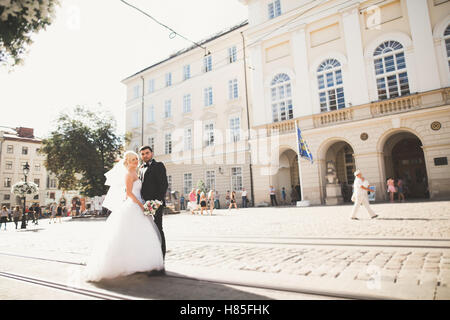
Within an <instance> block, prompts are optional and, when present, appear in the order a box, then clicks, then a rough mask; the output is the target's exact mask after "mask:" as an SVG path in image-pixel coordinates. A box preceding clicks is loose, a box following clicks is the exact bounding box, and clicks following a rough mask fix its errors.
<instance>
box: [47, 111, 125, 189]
mask: <svg viewBox="0 0 450 320" xmlns="http://www.w3.org/2000/svg"><path fill="white" fill-rule="evenodd" d="M115 131H116V123H115V121H114V119H113V117H112V115H111V114H110V113H109V112H107V111H105V110H99V111H98V112H93V111H90V110H88V109H87V108H86V107H81V106H77V107H75V108H74V109H73V111H72V112H66V113H61V114H60V115H59V117H58V119H57V120H56V129H55V130H54V131H52V132H51V133H50V135H49V137H48V138H47V139H44V140H43V147H42V148H41V152H42V153H43V154H45V155H46V160H45V166H46V168H47V170H49V171H50V172H52V173H54V174H55V175H56V177H57V178H58V181H59V188H61V189H64V190H80V192H81V193H82V194H83V195H86V196H88V197H93V196H99V195H103V194H105V193H106V191H107V187H106V186H105V176H104V174H105V173H106V172H107V171H108V170H110V169H111V168H112V167H113V165H114V162H115V160H116V159H117V158H118V157H119V155H120V154H121V153H122V152H123V146H122V142H123V138H122V137H120V136H118V135H117V134H116V133H115Z"/></svg>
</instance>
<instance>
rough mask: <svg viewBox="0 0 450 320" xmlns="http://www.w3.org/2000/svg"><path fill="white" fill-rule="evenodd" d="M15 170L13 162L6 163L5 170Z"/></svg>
mask: <svg viewBox="0 0 450 320" xmlns="http://www.w3.org/2000/svg"><path fill="white" fill-rule="evenodd" d="M12 168H13V162H12V161H6V165H5V169H6V170H12Z"/></svg>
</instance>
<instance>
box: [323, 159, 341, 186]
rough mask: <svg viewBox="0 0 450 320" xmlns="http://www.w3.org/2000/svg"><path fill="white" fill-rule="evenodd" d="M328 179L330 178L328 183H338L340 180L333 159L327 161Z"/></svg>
mask: <svg viewBox="0 0 450 320" xmlns="http://www.w3.org/2000/svg"><path fill="white" fill-rule="evenodd" d="M326 177H327V180H328V184H338V183H339V180H338V178H337V174H336V166H335V165H334V162H333V161H328V162H327V175H326Z"/></svg>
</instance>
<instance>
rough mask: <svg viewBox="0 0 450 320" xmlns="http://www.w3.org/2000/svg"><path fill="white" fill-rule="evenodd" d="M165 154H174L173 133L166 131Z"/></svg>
mask: <svg viewBox="0 0 450 320" xmlns="http://www.w3.org/2000/svg"><path fill="white" fill-rule="evenodd" d="M164 154H172V133H171V132H166V133H165V135H164Z"/></svg>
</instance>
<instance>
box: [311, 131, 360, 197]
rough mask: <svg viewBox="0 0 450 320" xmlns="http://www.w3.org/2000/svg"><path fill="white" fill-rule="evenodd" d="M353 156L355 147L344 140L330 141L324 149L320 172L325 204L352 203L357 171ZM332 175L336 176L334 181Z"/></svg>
mask: <svg viewBox="0 0 450 320" xmlns="http://www.w3.org/2000/svg"><path fill="white" fill-rule="evenodd" d="M353 154H354V150H353V147H352V146H351V145H350V144H349V143H348V142H346V141H343V140H333V141H330V142H328V143H327V144H326V145H325V146H324V147H323V149H322V159H323V161H322V162H321V170H320V171H321V180H322V186H323V194H324V198H325V199H324V200H325V203H327V204H339V203H342V202H351V196H352V187H353V181H354V180H355V176H354V172H355V170H356V166H355V158H354V156H353ZM330 173H332V174H334V178H335V179H334V180H333V179H332V175H330V176H329V174H330ZM331 185H334V189H333V188H332V187H331ZM332 190H334V191H332Z"/></svg>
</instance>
